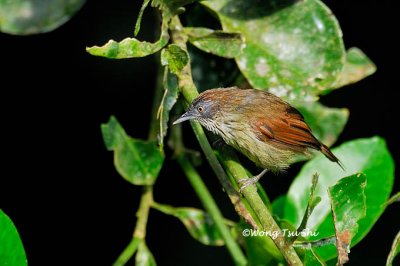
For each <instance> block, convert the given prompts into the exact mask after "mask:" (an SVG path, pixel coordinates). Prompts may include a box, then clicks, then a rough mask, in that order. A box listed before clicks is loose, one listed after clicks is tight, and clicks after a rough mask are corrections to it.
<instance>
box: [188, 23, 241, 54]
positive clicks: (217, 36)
mask: <svg viewBox="0 0 400 266" xmlns="http://www.w3.org/2000/svg"><path fill="white" fill-rule="evenodd" d="M184 30H185V33H186V34H187V35H188V36H189V41H190V42H191V43H192V44H193V45H194V46H196V47H197V48H199V49H200V50H203V51H204V52H207V53H211V54H214V55H218V56H222V57H225V58H234V57H236V56H239V55H240V54H241V53H242V49H243V47H244V40H243V37H242V35H241V34H240V33H230V32H224V31H219V30H216V31H215V30H212V29H207V28H190V27H186V28H185V29H184Z"/></svg>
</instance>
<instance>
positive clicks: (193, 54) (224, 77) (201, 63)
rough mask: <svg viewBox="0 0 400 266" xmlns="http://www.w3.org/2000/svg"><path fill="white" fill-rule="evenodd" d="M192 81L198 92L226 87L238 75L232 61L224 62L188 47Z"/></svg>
mask: <svg viewBox="0 0 400 266" xmlns="http://www.w3.org/2000/svg"><path fill="white" fill-rule="evenodd" d="M188 51H189V54H190V65H191V68H192V75H193V81H194V83H195V85H196V87H197V88H198V90H199V92H201V91H204V90H206V89H209V88H220V87H227V86H229V85H231V84H232V82H233V81H234V80H235V78H236V76H237V75H238V74H239V73H240V71H239V69H238V68H237V66H236V64H235V61H234V60H226V59H224V58H221V57H216V56H214V55H212V54H209V53H204V52H203V51H201V50H199V49H197V48H195V47H193V46H192V45H188Z"/></svg>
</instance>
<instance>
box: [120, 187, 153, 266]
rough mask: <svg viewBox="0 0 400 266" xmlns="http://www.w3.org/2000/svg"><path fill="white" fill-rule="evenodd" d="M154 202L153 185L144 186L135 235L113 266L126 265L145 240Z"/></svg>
mask: <svg viewBox="0 0 400 266" xmlns="http://www.w3.org/2000/svg"><path fill="white" fill-rule="evenodd" d="M152 204H153V186H144V187H143V192H142V197H141V198H140V205H139V209H138V211H137V213H136V217H137V222H136V226H135V230H134V232H133V237H132V240H131V242H130V243H129V244H128V246H127V247H126V248H125V249H124V250H123V251H122V253H121V254H120V255H119V256H118V258H117V260H116V261H115V262H114V264H113V266H122V265H125V264H126V263H127V262H128V261H129V260H130V259H131V257H132V256H133V254H135V252H136V250H137V248H138V246H139V244H140V243H141V242H142V241H144V239H145V237H146V225H147V220H148V218H149V211H150V208H151V205H152Z"/></svg>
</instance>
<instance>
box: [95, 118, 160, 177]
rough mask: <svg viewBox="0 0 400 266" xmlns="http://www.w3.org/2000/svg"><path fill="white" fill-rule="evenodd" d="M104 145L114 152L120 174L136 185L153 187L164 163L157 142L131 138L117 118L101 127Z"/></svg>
mask: <svg viewBox="0 0 400 266" xmlns="http://www.w3.org/2000/svg"><path fill="white" fill-rule="evenodd" d="M101 131H102V133H103V139H104V143H105V145H106V147H107V149H108V150H109V151H114V165H115V168H116V169H117V171H118V173H119V174H120V175H121V176H122V177H123V178H124V179H125V180H127V181H128V182H130V183H132V184H134V185H152V184H154V182H155V180H156V179H157V176H158V173H159V172H160V170H161V167H162V164H163V162H164V154H163V152H162V151H160V149H159V148H158V147H157V142H156V141H144V140H140V139H134V138H131V137H129V136H128V135H127V134H126V133H125V130H124V129H123V128H122V126H121V125H120V124H119V122H118V121H117V119H116V118H115V117H113V116H112V117H111V118H110V120H109V121H108V123H106V124H102V125H101Z"/></svg>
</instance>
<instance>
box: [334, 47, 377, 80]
mask: <svg viewBox="0 0 400 266" xmlns="http://www.w3.org/2000/svg"><path fill="white" fill-rule="evenodd" d="M375 71H376V66H375V64H374V63H373V62H372V61H371V59H369V58H368V57H367V56H366V55H365V54H364V53H363V52H362V51H361V50H360V49H358V48H356V47H353V48H350V49H349V50H348V51H347V54H346V62H345V63H344V67H343V70H342V72H340V74H339V77H338V80H337V81H336V83H335V84H334V86H333V87H334V88H340V87H343V86H346V85H349V84H351V83H355V82H357V81H360V80H362V79H363V78H365V77H368V76H369V75H372V74H373V73H375Z"/></svg>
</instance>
